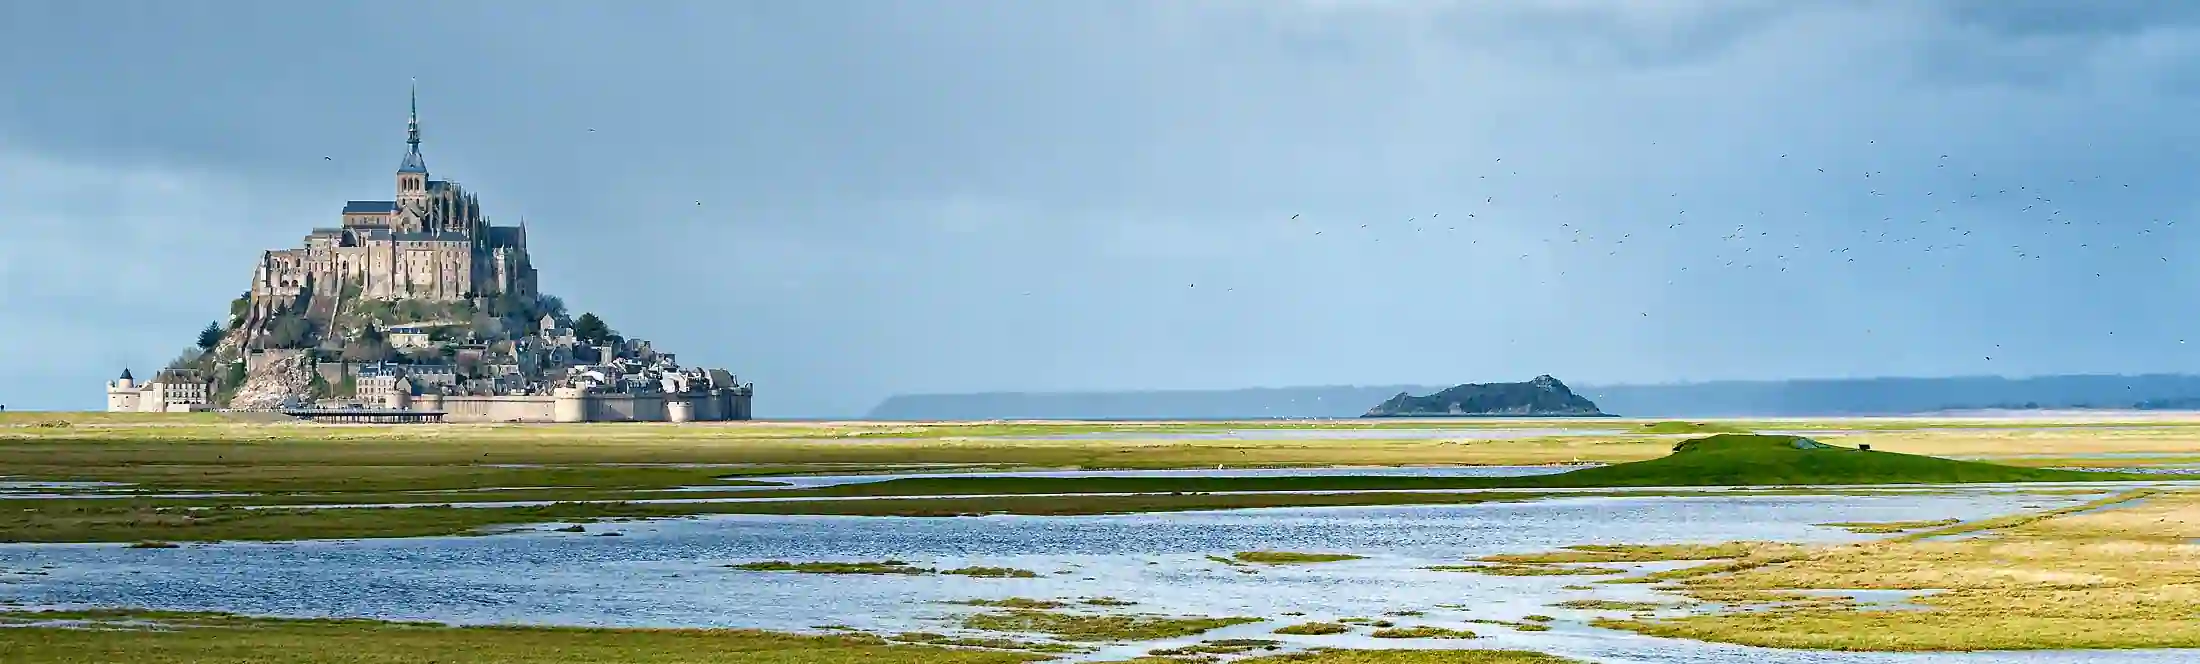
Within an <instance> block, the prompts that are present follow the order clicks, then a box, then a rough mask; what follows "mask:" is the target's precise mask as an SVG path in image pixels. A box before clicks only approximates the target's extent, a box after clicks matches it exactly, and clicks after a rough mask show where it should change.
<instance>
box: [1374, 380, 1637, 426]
mask: <svg viewBox="0 0 2200 664" xmlns="http://www.w3.org/2000/svg"><path fill="white" fill-rule="evenodd" d="M1475 416H1484V417H1489V416H1509V417H1613V416H1612V415H1607V414H1605V413H1604V411H1600V410H1597V405H1596V403H1595V402H1592V401H1590V400H1588V399H1585V398H1583V397H1582V396H1581V395H1578V394H1574V391H1573V390H1569V389H1566V384H1565V383H1561V382H1558V379H1557V378H1552V377H1550V376H1548V375H1544V376H1536V377H1535V380H1531V381H1528V382H1525V383H1468V384H1465V385H1460V386H1457V387H1452V388H1449V389H1445V390H1443V391H1441V392H1437V393H1435V394H1431V395H1428V396H1425V397H1417V396H1413V395H1411V394H1407V393H1404V392H1399V393H1398V395H1397V396H1394V397H1391V398H1389V399H1388V400H1385V401H1383V402H1382V403H1381V404H1379V405H1377V406H1375V407H1374V408H1372V409H1369V410H1368V411H1367V414H1365V415H1361V416H1360V417H1475Z"/></svg>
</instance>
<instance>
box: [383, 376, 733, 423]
mask: <svg viewBox="0 0 2200 664" xmlns="http://www.w3.org/2000/svg"><path fill="white" fill-rule="evenodd" d="M754 396H755V390H754V388H752V387H750V386H749V385H747V384H743V385H741V386H740V387H735V388H720V389H711V390H704V391H698V392H688V393H664V394H658V393H645V394H631V393H604V392H597V391H594V390H590V389H587V388H579V387H560V388H557V389H556V390H554V391H553V392H552V393H551V394H548V395H530V396H460V395H443V394H423V395H419V396H412V395H408V394H404V393H392V394H390V395H389V396H388V400H387V402H386V403H385V404H384V405H385V406H388V407H389V408H391V409H394V410H415V411H423V412H441V413H443V421H445V422H723V421H733V420H746V419H750V417H751V413H750V410H749V405H750V400H751V399H752V398H753V397H754Z"/></svg>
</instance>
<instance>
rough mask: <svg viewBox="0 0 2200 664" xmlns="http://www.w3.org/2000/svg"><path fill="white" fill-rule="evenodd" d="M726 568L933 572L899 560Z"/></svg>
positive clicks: (771, 562) (774, 562) (777, 562)
mask: <svg viewBox="0 0 2200 664" xmlns="http://www.w3.org/2000/svg"><path fill="white" fill-rule="evenodd" d="M726 567H731V568H734V569H738V570H744V571H749V572H801V573H803V574H902V575H909V576H915V575H920V574H931V573H933V572H934V571H935V570H932V569H929V568H924V567H916V566H912V565H910V564H909V563H906V562H902V561H899V560H881V561H878V562H855V563H841V562H813V563H793V562H787V561H784V560H766V561H763V562H754V563H741V564H738V565H726Z"/></svg>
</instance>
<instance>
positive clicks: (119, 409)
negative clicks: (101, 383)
mask: <svg viewBox="0 0 2200 664" xmlns="http://www.w3.org/2000/svg"><path fill="white" fill-rule="evenodd" d="M144 400H145V390H144V388H143V387H140V386H139V385H138V384H137V379H136V378H132V377H131V376H130V370H129V369H123V370H122V377H121V378H116V379H115V382H112V383H108V384H107V412H110V413H135V412H138V409H139V408H141V407H142V406H143V405H144Z"/></svg>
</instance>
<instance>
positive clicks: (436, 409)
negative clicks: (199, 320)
mask: <svg viewBox="0 0 2200 664" xmlns="http://www.w3.org/2000/svg"><path fill="white" fill-rule="evenodd" d="M405 143H406V148H405V154H404V158H403V159H402V160H401V161H400V162H399V163H398V166H397V171H396V174H395V177H394V181H395V195H394V196H393V198H392V200H367V201H350V202H347V203H345V204H344V206H343V210H342V212H341V213H340V215H339V218H338V225H336V226H335V227H330V228H316V229H313V231H312V232H311V233H308V234H307V235H306V237H305V241H304V243H303V246H300V247H297V248H291V249H278V250H271V251H265V252H262V253H261V254H260V259H259V262H258V264H257V265H254V266H253V268H252V282H251V287H250V289H249V290H248V291H247V292H245V294H244V295H242V296H240V297H238V298H237V299H236V300H235V301H233V302H232V303H231V304H230V310H229V316H228V319H227V320H226V321H225V322H222V323H214V324H209V325H208V326H207V329H206V330H205V331H203V332H201V333H200V335H199V339H198V344H197V348H196V349H195V350H193V351H190V352H186V353H185V354H184V355H183V356H181V357H178V358H177V359H176V360H175V361H173V362H171V363H169V365H168V366H167V367H165V368H163V369H161V370H160V371H158V372H157V373H155V374H154V375H153V376H152V377H151V379H150V380H146V381H143V382H140V381H139V380H138V379H137V378H136V377H134V376H133V375H132V374H131V372H130V371H129V370H128V369H124V370H123V372H122V375H121V376H120V377H119V378H117V379H116V380H115V381H113V382H111V383H108V385H107V410H109V411H117V412H186V411H194V410H212V409H227V410H243V411H284V412H290V413H293V414H310V415H311V416H321V417H327V416H329V415H331V414H340V415H348V416H354V417H357V418H367V419H378V420H380V421H420V420H439V419H440V420H444V421H452V422H594V421H672V422H684V421H695V420H702V421H710V420H745V419H749V417H750V411H749V407H750V399H751V397H752V396H753V395H754V393H755V388H754V386H753V384H749V383H742V382H740V380H739V379H738V378H736V377H735V376H734V375H733V374H732V373H731V372H728V371H725V370H722V369H699V368H692V367H683V366H681V365H680V364H679V362H678V361H677V359H676V358H675V356H674V355H673V353H670V352H666V351H664V350H659V349H657V348H655V347H653V346H651V345H650V343H649V342H648V341H646V340H643V339H636V338H628V337H624V336H621V335H620V334H618V333H617V332H615V331H613V330H612V329H611V328H610V327H609V326H608V325H606V324H605V323H604V321H603V320H602V319H600V318H598V317H597V316H595V315H593V314H582V315H580V316H579V317H577V318H576V317H570V316H568V315H567V312H566V311H565V305H564V302H563V301H561V300H559V299H558V298H556V297H553V296H548V295H544V294H542V293H541V292H540V290H538V286H537V283H538V282H537V276H536V269H535V265H534V261H533V260H532V259H531V258H530V257H529V256H528V253H527V242H528V233H527V227H526V225H525V224H524V222H523V223H522V224H521V225H519V226H498V225H495V224H493V223H491V220H490V217H489V215H488V214H487V213H486V212H485V211H484V208H483V206H482V204H481V201H480V199H479V198H478V197H476V196H475V194H474V193H473V192H469V191H467V190H466V189H465V188H464V187H461V186H460V185H459V184H458V182H457V181H455V180H450V179H441V180H439V179H435V178H434V177H433V176H431V175H430V174H429V172H428V164H427V159H426V158H425V157H424V156H422V154H421V150H420V113H419V101H418V95H415V96H414V100H413V103H412V111H411V113H410V115H409V117H408V119H407V122H406V138H405Z"/></svg>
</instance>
